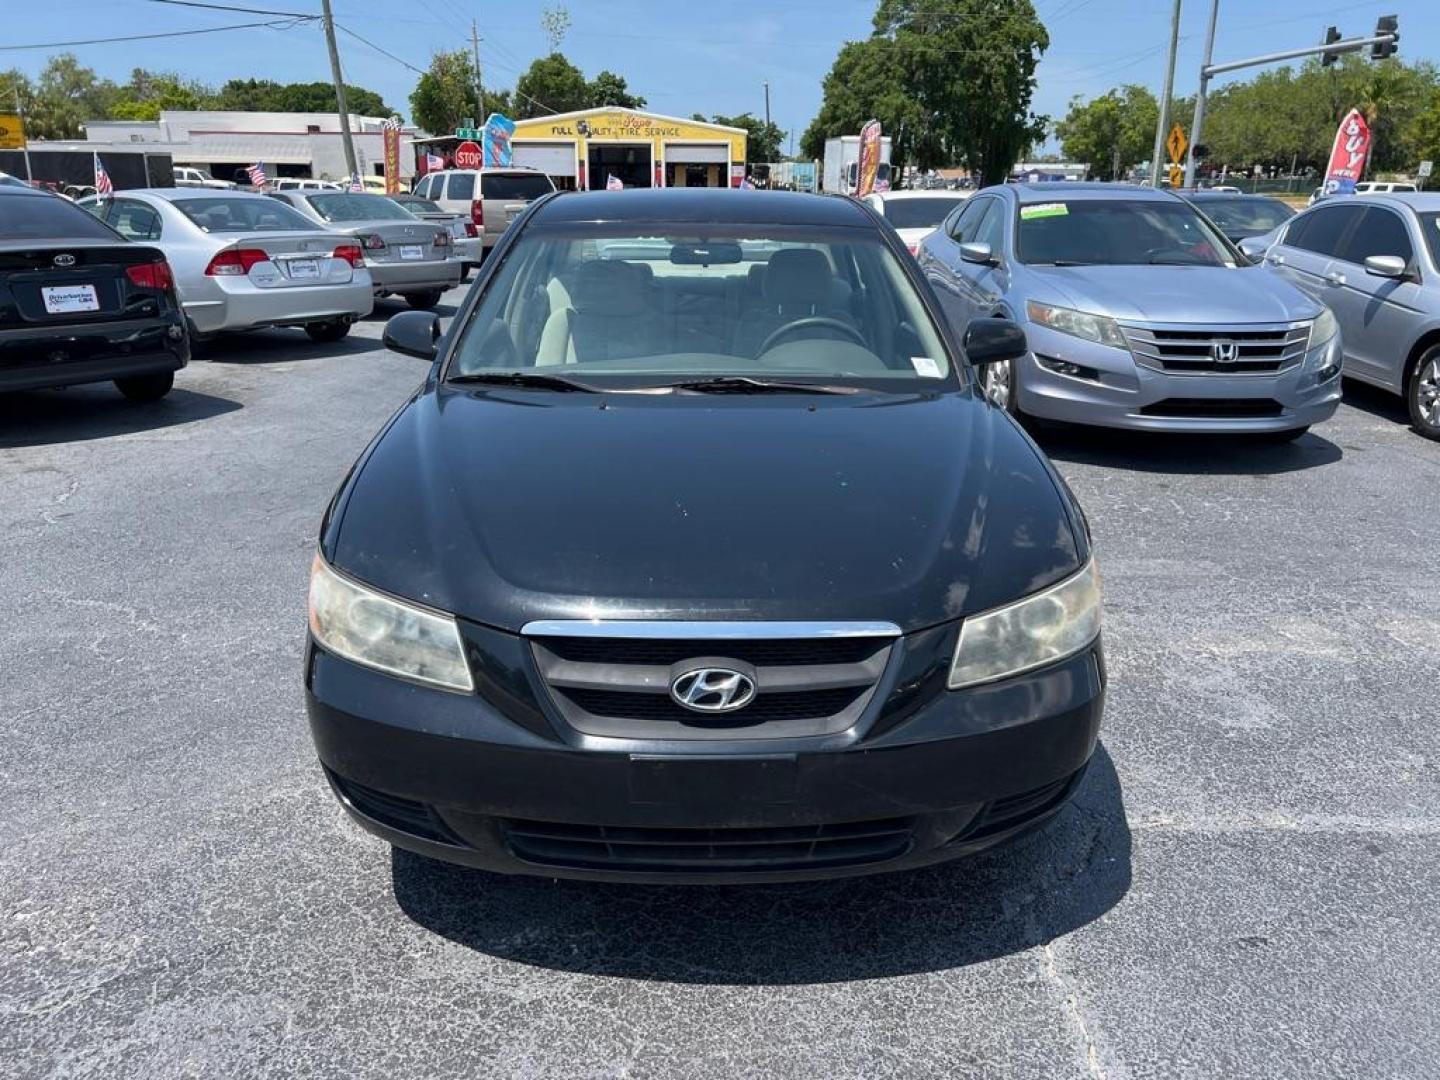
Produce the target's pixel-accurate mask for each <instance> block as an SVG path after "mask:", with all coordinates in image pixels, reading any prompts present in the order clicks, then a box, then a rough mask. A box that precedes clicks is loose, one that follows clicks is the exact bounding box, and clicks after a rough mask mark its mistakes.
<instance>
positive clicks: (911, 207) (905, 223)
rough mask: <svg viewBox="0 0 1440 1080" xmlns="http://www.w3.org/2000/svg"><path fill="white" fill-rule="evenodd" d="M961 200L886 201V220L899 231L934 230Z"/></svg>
mask: <svg viewBox="0 0 1440 1080" xmlns="http://www.w3.org/2000/svg"><path fill="white" fill-rule="evenodd" d="M961 201H962V200H960V199H886V200H885V220H886V221H888V222H890V224H891V225H894V226H895V228H897V229H933V228H935V226H937V225H939V224H940V222H942V221H944V220H945V215H946V214H948V213H950V211H951V210H954V209H955V204H956V203H958V202H961Z"/></svg>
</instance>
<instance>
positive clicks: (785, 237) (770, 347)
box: [448, 223, 950, 389]
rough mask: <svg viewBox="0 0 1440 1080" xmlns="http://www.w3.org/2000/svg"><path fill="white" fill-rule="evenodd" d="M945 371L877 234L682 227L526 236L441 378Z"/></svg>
mask: <svg viewBox="0 0 1440 1080" xmlns="http://www.w3.org/2000/svg"><path fill="white" fill-rule="evenodd" d="M949 370H950V363H949V360H948V358H947V356H946V352H945V349H944V346H943V345H942V343H941V338H940V335H939V334H938V333H937V331H936V328H935V325H934V323H932V322H931V319H930V316H929V314H928V313H927V311H926V309H925V306H924V304H923V303H922V301H921V298H920V296H919V295H918V293H917V292H916V290H915V287H914V286H913V285H912V284H911V282H910V279H909V278H908V277H906V276H905V273H904V271H903V270H902V268H901V266H900V264H899V262H898V261H897V259H896V257H895V256H894V255H893V254H892V253H891V251H890V249H889V248H888V247H886V246H885V244H884V243H883V242H882V241H881V239H880V237H879V235H878V234H877V233H875V232H872V231H870V230H862V229H843V228H841V229H820V228H815V227H803V228H802V227H782V226H741V227H734V226H697V225H695V224H693V223H690V224H683V225H674V226H670V225H654V226H647V227H645V228H643V229H639V230H637V229H636V228H635V227H634V226H616V225H612V226H601V225H590V226H585V225H574V226H565V227H560V226H554V227H547V226H543V225H542V226H536V227H533V228H531V229H528V230H526V233H525V235H524V236H523V237H522V238H521V239H520V241H519V242H518V243H517V244H516V246H515V248H514V249H513V250H512V251H511V253H510V254H509V255H507V256H506V258H505V261H504V263H503V264H502V266H501V268H500V270H499V273H498V275H497V277H496V278H495V280H494V281H493V282H492V283H491V285H490V286H489V288H488V289H487V290H486V292H485V294H484V298H483V299H482V301H481V303H480V306H479V308H478V309H477V310H476V312H475V314H474V316H473V318H472V319H471V320H470V321H469V322H468V323H467V325H466V328H465V330H464V332H463V334H462V336H461V338H460V340H459V342H458V344H457V346H456V350H455V352H454V354H453V359H452V361H451V365H450V369H449V372H448V374H449V377H451V378H454V377H456V376H465V375H471V376H473V375H478V374H484V373H486V372H491V373H494V372H507V371H526V372H532V373H534V374H540V375H550V376H562V377H565V378H569V379H576V380H580V381H583V382H585V383H590V384H596V385H602V386H603V385H604V384H606V383H607V382H608V383H610V385H611V386H618V385H622V384H623V385H627V386H634V385H637V384H648V385H664V384H668V383H674V382H677V381H680V380H690V379H705V378H714V377H717V376H739V377H743V378H751V379H778V380H786V381H792V382H795V381H802V382H803V381H806V380H815V381H817V382H820V383H824V384H834V383H844V382H851V381H854V382H867V381H873V380H887V381H889V380H902V381H903V383H904V384H905V385H906V386H907V387H909V388H912V389H913V388H919V387H920V386H923V385H925V384H927V383H928V384H930V385H934V382H935V380H937V379H941V378H944V377H945V376H946V375H947V373H948V372H949ZM622 377H623V378H622Z"/></svg>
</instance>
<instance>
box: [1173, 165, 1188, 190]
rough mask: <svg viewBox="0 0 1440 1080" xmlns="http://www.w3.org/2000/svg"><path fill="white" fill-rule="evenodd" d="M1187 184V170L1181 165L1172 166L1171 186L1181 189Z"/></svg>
mask: <svg viewBox="0 0 1440 1080" xmlns="http://www.w3.org/2000/svg"><path fill="white" fill-rule="evenodd" d="M1183 183H1185V170H1184V169H1182V168H1181V167H1180V166H1179V165H1171V166H1170V186H1171V187H1179V186H1180V185H1181V184H1183Z"/></svg>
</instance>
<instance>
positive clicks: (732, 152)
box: [415, 106, 746, 191]
mask: <svg viewBox="0 0 1440 1080" xmlns="http://www.w3.org/2000/svg"><path fill="white" fill-rule="evenodd" d="M745 137H746V132H745V129H744V128H733V127H725V126H723V125H721V124H710V123H706V122H704V121H701V120H681V119H680V118H678V117H675V116H662V115H660V114H659V113H647V112H639V111H637V110H635V109H622V108H619V107H615V106H607V107H604V108H598V109H582V110H580V111H579V112H568V113H556V114H554V115H551V116H537V117H533V118H531V119H529V120H517V121H516V122H515V134H514V135H513V136H512V137H511V147H512V149H513V151H514V158H513V164H515V165H521V166H525V167H527V168H532V169H538V170H539V171H541V172H543V173H546V174H547V175H548V176H549V177H550V178H551V179H552V180H554V181H555V186H556V187H558V188H561V189H569V190H576V189H578V190H581V191H585V190H587V189H596V188H603V187H604V186H605V184H606V181H607V180H609V178H610V177H612V176H613V177H615V178H616V179H618V180H619V181H620V182H621V183H623V184H624V185H625V186H626V187H737V186H739V184H740V181H741V180H742V179H743V178H744V176H745ZM458 143H459V140H458V139H455V138H453V137H450V136H446V137H444V138H436V139H417V140H416V142H415V148H416V152H417V154H420V155H423V154H424V153H425V151H426V150H428V151H429V152H431V153H434V154H438V155H440V156H441V157H443V158H444V159H445V161H446V164H447V166H448V165H449V164H450V163H451V162H452V161H453V160H454V157H453V155H454V152H455V147H456V146H457V145H458Z"/></svg>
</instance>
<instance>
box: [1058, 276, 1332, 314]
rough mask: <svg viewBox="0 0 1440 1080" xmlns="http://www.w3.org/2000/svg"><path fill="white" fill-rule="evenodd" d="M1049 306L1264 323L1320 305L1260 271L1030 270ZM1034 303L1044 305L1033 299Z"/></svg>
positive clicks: (1317, 309)
mask: <svg viewBox="0 0 1440 1080" xmlns="http://www.w3.org/2000/svg"><path fill="white" fill-rule="evenodd" d="M1030 270H1031V272H1032V273H1033V274H1034V275H1035V277H1036V279H1037V281H1038V283H1040V284H1043V285H1044V286H1046V287H1048V289H1047V291H1048V290H1053V291H1054V293H1055V302H1057V303H1061V304H1065V305H1066V306H1068V307H1073V308H1079V309H1080V310H1082V311H1089V312H1092V313H1095V314H1099V315H1109V316H1111V317H1113V318H1115V319H1119V320H1120V321H1121V322H1125V321H1136V322H1168V323H1206V324H1217V323H1266V322H1288V321H1290V320H1292V319H1311V318H1314V317H1315V316H1316V315H1318V314H1319V313H1320V305H1319V304H1317V303H1316V302H1315V301H1314V300H1311V299H1310V298H1309V297H1307V296H1306V295H1305V294H1304V293H1302V292H1301V291H1300V290H1299V289H1297V288H1295V286H1293V285H1291V284H1290V283H1289V282H1287V281H1285V280H1284V279H1283V278H1281V277H1278V276H1277V275H1275V274H1272V273H1271V272H1270V271H1269V270H1266V269H1265V268H1264V267H1261V266H1240V267H1233V268H1232V267H1223V266H1032V267H1030ZM1033 298H1034V299H1047V298H1046V297H1043V296H1040V295H1035V296H1034V297H1033Z"/></svg>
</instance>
